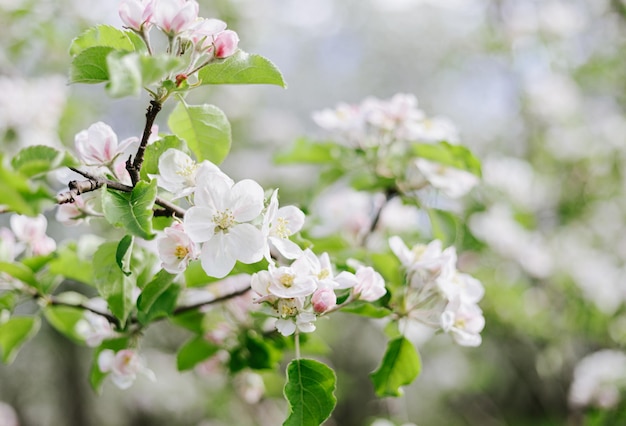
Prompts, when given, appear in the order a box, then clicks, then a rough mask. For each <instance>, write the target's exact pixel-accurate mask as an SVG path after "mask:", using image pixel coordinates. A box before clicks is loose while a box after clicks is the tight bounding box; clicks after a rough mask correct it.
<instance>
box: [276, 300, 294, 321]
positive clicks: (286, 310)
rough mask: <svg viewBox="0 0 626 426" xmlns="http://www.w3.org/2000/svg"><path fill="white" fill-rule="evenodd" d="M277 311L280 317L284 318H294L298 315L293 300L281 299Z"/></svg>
mask: <svg viewBox="0 0 626 426" xmlns="http://www.w3.org/2000/svg"><path fill="white" fill-rule="evenodd" d="M277 310H278V315H280V316H281V317H283V318H286V317H293V316H295V315H297V313H298V308H297V307H296V305H295V303H294V301H293V299H280V300H279V301H278V306H277Z"/></svg>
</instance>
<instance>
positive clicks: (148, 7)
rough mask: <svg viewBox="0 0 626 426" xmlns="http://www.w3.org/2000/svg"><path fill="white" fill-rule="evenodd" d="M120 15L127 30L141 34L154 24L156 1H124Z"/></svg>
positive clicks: (120, 6) (119, 11)
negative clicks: (153, 16)
mask: <svg viewBox="0 0 626 426" xmlns="http://www.w3.org/2000/svg"><path fill="white" fill-rule="evenodd" d="M118 13H119V15H120V18H121V19H122V22H123V23H124V25H126V27H127V28H130V29H132V30H135V31H138V32H141V31H143V30H144V29H148V28H149V27H150V26H151V24H152V22H151V20H152V15H153V13H154V0H122V1H121V2H120V5H119V7H118Z"/></svg>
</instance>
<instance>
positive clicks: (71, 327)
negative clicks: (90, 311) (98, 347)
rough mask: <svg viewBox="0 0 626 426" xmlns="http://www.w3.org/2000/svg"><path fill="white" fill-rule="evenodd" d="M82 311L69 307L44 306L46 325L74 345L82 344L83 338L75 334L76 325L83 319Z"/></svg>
mask: <svg viewBox="0 0 626 426" xmlns="http://www.w3.org/2000/svg"><path fill="white" fill-rule="evenodd" d="M84 312H85V311H84V310H83V309H81V308H73V307H71V306H55V305H50V306H46V308H45V309H44V315H45V317H46V320H48V323H50V325H51V326H53V327H54V328H55V329H56V330H57V331H58V332H60V333H61V334H63V335H64V336H66V337H68V338H69V339H71V340H72V341H74V342H76V343H83V340H84V338H83V337H82V336H81V335H80V334H78V333H77V332H76V323H78V321H80V320H82V319H83V318H84V316H83V314H84Z"/></svg>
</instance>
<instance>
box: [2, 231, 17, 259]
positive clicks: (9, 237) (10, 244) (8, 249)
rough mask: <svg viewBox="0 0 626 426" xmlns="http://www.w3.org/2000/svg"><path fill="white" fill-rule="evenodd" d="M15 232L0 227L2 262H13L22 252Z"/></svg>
mask: <svg viewBox="0 0 626 426" xmlns="http://www.w3.org/2000/svg"><path fill="white" fill-rule="evenodd" d="M20 251H21V250H20V247H19V244H18V242H17V241H16V239H15V234H14V233H13V231H11V230H10V229H9V228H6V227H2V228H0V262H13V261H14V260H15V258H16V257H17V255H18V254H19V253H20Z"/></svg>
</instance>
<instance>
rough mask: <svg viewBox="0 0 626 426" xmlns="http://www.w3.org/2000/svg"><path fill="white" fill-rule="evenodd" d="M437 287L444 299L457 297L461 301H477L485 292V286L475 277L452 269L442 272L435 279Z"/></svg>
mask: <svg viewBox="0 0 626 426" xmlns="http://www.w3.org/2000/svg"><path fill="white" fill-rule="evenodd" d="M436 283H437V287H438V288H439V290H440V291H441V292H442V293H443V294H444V296H445V297H446V299H448V300H453V299H454V298H456V297H458V298H459V299H460V300H461V302H462V303H470V304H473V303H478V302H479V301H480V299H482V298H483V295H484V294H485V288H484V287H483V285H482V284H481V282H480V281H478V280H477V279H476V278H474V277H472V276H471V275H468V274H463V273H461V272H458V271H456V270H455V271H454V272H453V273H451V274H444V277H440V278H438V279H437V280H436Z"/></svg>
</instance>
